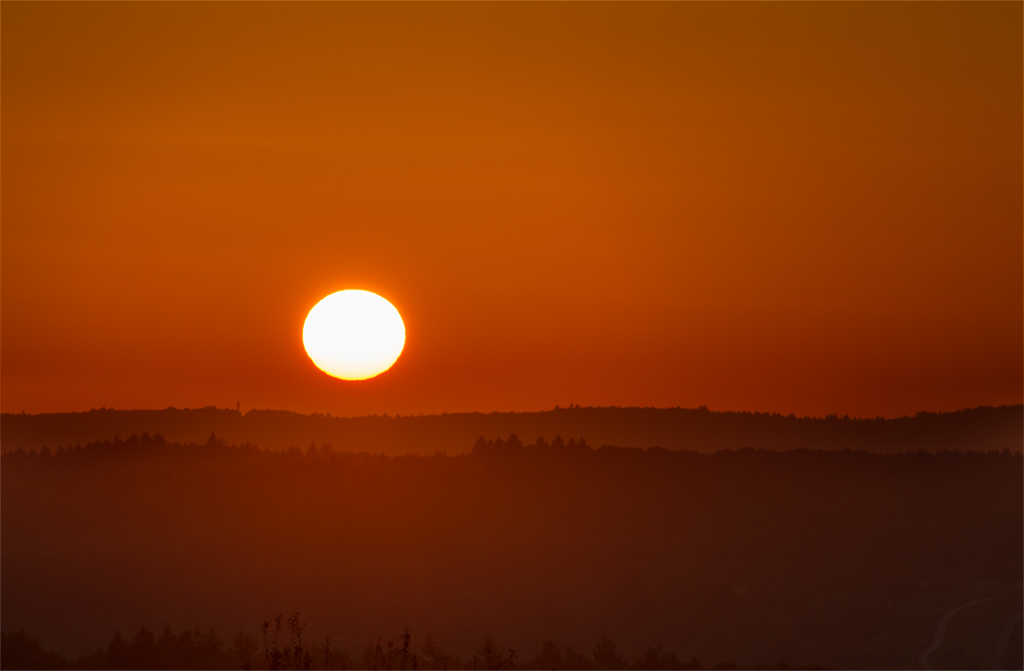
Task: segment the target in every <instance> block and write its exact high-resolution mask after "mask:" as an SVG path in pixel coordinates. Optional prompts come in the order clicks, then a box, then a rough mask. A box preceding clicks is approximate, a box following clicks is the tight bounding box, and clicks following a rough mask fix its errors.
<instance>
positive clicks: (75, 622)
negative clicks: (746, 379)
mask: <svg viewBox="0 0 1024 671" xmlns="http://www.w3.org/2000/svg"><path fill="white" fill-rule="evenodd" d="M467 447H471V449H469V451H468V452H466V453H463V454H454V455H448V454H443V453H437V454H434V455H433V456H414V455H408V456H386V455H381V454H370V453H367V452H352V451H343V450H341V449H337V448H335V447H333V446H331V445H329V444H324V443H320V444H316V443H314V444H312V445H309V446H308V447H306V448H304V449H301V450H300V449H298V448H297V447H292V448H290V449H288V450H274V451H272V450H266V449H261V448H259V447H256V446H255V445H253V444H251V443H243V444H238V445H232V444H228V442H227V441H226V440H224V439H223V438H220V437H218V436H217V435H216V434H213V435H210V436H209V438H208V439H207V440H205V441H193V442H171V441H169V440H167V439H165V438H164V437H163V436H161V435H159V434H157V435H150V434H149V433H142V434H141V435H132V436H131V437H129V438H128V439H125V440H122V439H120V438H116V439H113V440H110V439H105V440H99V441H93V442H88V443H85V444H81V445H76V446H74V447H67V446H63V447H59V448H56V449H51V448H50V447H47V448H45V449H30V450H24V449H18V450H15V451H8V452H7V453H6V454H4V455H3V457H2V492H0V495H2V508H0V513H2V598H3V630H4V643H3V648H2V654H3V664H4V667H5V668H12V666H22V667H27V666H32V665H35V666H38V667H44V668H45V667H58V666H63V665H71V666H80V667H89V668H100V667H106V668H185V667H193V666H194V667H195V668H212V667H220V668H241V667H243V666H245V665H251V666H252V667H254V668H289V667H290V668H303V667H304V666H305V667H309V666H313V667H316V668H326V667H328V666H330V667H333V668H342V667H343V666H344V667H345V668H413V667H415V668H515V667H518V668H627V667H628V668H716V667H717V668H736V667H738V668H752V667H758V668H798V667H817V668H919V667H921V666H922V665H928V666H932V667H934V668H954V667H955V668H998V667H1000V666H1001V667H1003V668H1020V666H1021V657H1022V652H1021V651H1022V647H1024V643H1022V640H1021V626H1020V617H1019V615H1017V614H1018V611H1019V610H1020V606H1021V599H1022V595H1021V584H1022V583H1021V577H1022V574H1024V570H1022V569H1024V567H1022V556H1024V537H1022V533H1021V529H1022V528H1024V509H1022V505H1021V501H1022V499H1024V491H1022V478H1021V473H1022V457H1021V454H1020V452H1011V451H1009V450H1001V451H985V452H970V451H940V452H923V451H913V452H906V453H893V454H877V453H871V452H867V451H863V450H833V451H826V450H788V451H775V450H766V449H749V448H747V449H726V450H718V451H715V452H708V453H698V452H694V451H685V450H677V451H673V450H667V449H661V448H649V449H637V448H616V447H611V446H603V447H600V448H597V449H595V448H593V447H591V446H589V445H588V444H587V441H586V440H584V439H581V438H579V437H577V438H575V439H571V440H564V439H562V438H561V437H558V438H554V439H552V440H545V439H543V438H539V439H535V440H529V441H523V440H520V439H519V438H518V437H517V436H516V435H515V434H513V435H506V436H505V437H504V438H488V439H485V438H479V439H478V440H476V442H475V443H473V444H471V445H470V446H467ZM463 449H465V448H463ZM975 602H976V603H975ZM964 604H972V605H970V606H969V607H968V608H966V609H964V610H963V611H962V612H961V613H960V614H958V615H957V616H956V617H954V618H951V619H949V622H948V626H947V627H946V628H945V629H944V631H943V632H942V635H943V640H942V641H941V645H939V646H937V647H934V646H933V643H934V642H935V639H936V633H937V628H936V627H937V623H939V621H940V620H941V619H942V618H943V616H944V615H945V614H946V613H948V612H949V611H951V610H952V609H955V608H958V607H960V606H962V605H964ZM278 614H282V615H281V618H282V619H277V620H276V624H275V618H276V617H277V616H278ZM292 614H297V615H295V616H294V618H295V619H294V621H293V622H291V623H289V617H290V616H292ZM1015 615H1016V616H1017V619H1016V625H1013V621H1014V620H1013V618H1014V617H1015ZM264 623H267V626H268V631H267V632H266V633H267V638H265V635H264V634H265V632H263V631H261V627H262V626H263V625H264ZM1008 623H1009V624H1008ZM295 626H298V628H299V630H298V638H296V637H295V633H296V632H295ZM275 628H276V629H278V630H279V631H278V636H277V640H278V644H277V645H278V647H277V648H276V652H275V648H274V647H273V645H272V642H273V640H274V635H273V634H274V630H275ZM115 633H116V635H115ZM296 641H298V643H296ZM930 647H934V649H932V650H929V648H930ZM19 655H20V656H19ZM147 655H148V656H147ZM275 655H276V656H275ZM922 655H925V656H924V657H922Z"/></svg>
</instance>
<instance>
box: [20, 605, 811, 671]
mask: <svg viewBox="0 0 1024 671" xmlns="http://www.w3.org/2000/svg"><path fill="white" fill-rule="evenodd" d="M283 629H284V617H283V616H282V615H278V616H277V617H275V618H273V619H272V620H268V621H266V622H264V623H263V625H262V627H261V628H260V631H261V632H262V635H263V649H262V650H257V645H256V642H255V640H254V638H253V636H252V635H251V634H247V633H242V632H239V633H238V634H237V635H236V636H235V637H234V640H233V643H232V645H231V646H230V647H225V646H224V644H223V643H222V642H221V640H220V638H218V636H217V634H216V632H214V631H213V629H208V630H203V629H201V628H199V627H197V628H196V629H194V630H187V629H186V630H185V631H183V632H181V633H180V634H175V633H174V631H173V630H172V629H171V627H170V625H166V626H165V627H164V629H163V631H162V632H161V634H160V636H159V637H154V635H153V633H152V632H151V631H150V630H149V629H147V628H146V627H142V628H140V629H139V630H138V632H136V634H135V636H134V637H133V638H132V640H131V641H130V642H129V641H127V640H125V639H124V638H123V637H122V636H121V632H117V633H116V634H114V636H113V638H111V639H110V642H109V643H108V644H107V647H106V649H101V650H97V651H95V652H93V653H90V654H88V655H80V656H78V657H74V658H71V659H68V658H66V657H63V656H61V655H58V654H56V653H52V652H46V651H45V650H43V647H42V645H41V644H40V643H39V641H38V640H37V639H35V638H33V637H31V636H29V635H28V634H26V633H25V631H24V630H18V631H14V632H3V633H2V634H0V636H2V644H0V668H2V669H271V670H277V669H302V670H307V669H368V670H370V669H373V670H375V671H398V670H402V671H410V670H417V669H425V670H428V669H442V670H444V669H451V670H456V669H488V670H493V671H508V670H512V669H552V670H554V669H582V670H591V669H593V670H598V669H636V670H641V671H642V670H645V669H651V670H660V669H698V670H699V669H722V670H730V669H740V668H743V669H776V670H779V671H785V670H788V669H794V670H795V669H827V668H830V667H824V666H813V665H812V666H791V665H789V664H787V663H786V662H776V663H774V664H755V665H752V666H743V667H740V666H738V665H737V664H736V663H735V662H730V661H724V662H720V663H718V664H715V665H711V666H705V665H704V664H703V663H702V662H701V661H700V660H699V659H697V658H695V657H694V658H691V659H689V660H684V659H680V658H678V657H677V656H676V653H675V652H673V651H671V650H665V649H663V648H662V646H661V645H660V644H654V645H650V646H648V647H647V649H646V650H645V651H644V652H643V654H641V655H637V656H633V657H627V656H626V655H624V654H622V652H621V651H619V650H618V646H617V645H616V643H615V641H614V640H613V639H612V638H611V637H610V636H608V634H607V633H602V634H601V636H600V637H599V638H598V639H597V640H596V641H595V642H594V647H593V651H592V652H591V654H590V655H587V654H586V653H583V652H579V651H576V650H573V649H572V648H571V647H568V646H566V647H565V648H562V647H561V646H559V645H558V644H557V643H555V642H554V641H552V640H550V639H547V640H545V641H544V642H543V643H542V644H541V646H540V650H539V651H538V652H537V653H536V654H535V655H534V656H533V657H531V658H529V659H525V660H523V659H520V658H519V656H518V655H517V653H516V651H515V650H514V649H513V648H511V647H508V646H502V645H499V644H497V643H495V641H494V638H493V637H491V636H490V635H487V636H485V637H484V641H483V643H482V644H481V645H480V647H479V648H478V649H477V650H476V651H475V652H474V653H473V655H472V656H471V657H470V658H469V659H466V660H463V659H461V658H460V657H459V656H457V655H454V654H452V653H450V652H448V651H447V650H445V649H444V648H441V647H440V646H438V645H437V643H436V642H435V641H434V639H433V638H432V637H431V636H430V635H427V637H426V639H425V640H424V642H423V644H422V645H420V646H419V647H418V648H417V647H416V646H415V645H414V644H413V637H412V632H411V631H410V630H409V629H408V628H406V629H405V630H404V631H403V632H402V634H401V636H399V637H398V639H397V640H392V639H388V640H386V641H385V640H384V639H383V637H378V639H377V641H376V642H373V643H367V645H366V648H365V649H364V651H363V653H362V655H361V656H360V657H359V658H354V657H353V656H352V655H351V654H349V653H348V651H345V650H339V649H337V648H335V649H333V650H332V648H331V643H330V637H328V638H327V639H326V640H325V642H324V644H323V645H322V646H315V645H311V644H310V643H309V642H308V641H306V638H305V623H304V622H303V621H302V620H301V618H300V617H299V614H298V613H292V614H291V615H290V616H289V617H288V631H286V632H285V639H286V640H282V637H281V633H282V630H283Z"/></svg>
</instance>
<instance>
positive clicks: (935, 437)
mask: <svg viewBox="0 0 1024 671" xmlns="http://www.w3.org/2000/svg"><path fill="white" fill-rule="evenodd" d="M144 432H148V433H150V434H156V433H160V434H162V435H164V436H165V437H166V438H167V440H169V441H172V442H194V441H203V440H205V439H206V438H207V437H208V436H209V435H210V434H211V433H216V434H217V435H218V436H222V437H224V438H225V439H226V440H227V441H228V442H230V443H237V444H241V443H252V444H257V445H259V446H261V447H264V448H268V449H271V450H286V449H288V448H290V447H299V448H303V449H304V448H305V447H306V446H308V445H310V444H311V443H315V444H318V445H322V444H325V443H327V444H330V445H332V446H333V447H334V448H335V449H339V450H343V451H351V452H370V453H380V454H389V455H406V454H419V455H429V454H434V453H437V452H443V453H446V454H459V453H462V452H465V451H466V450H467V449H468V446H470V445H472V444H473V441H474V440H475V439H476V438H478V437H480V436H507V435H509V434H511V433H515V434H517V435H518V436H520V437H521V438H522V439H523V440H525V441H527V442H532V441H533V440H534V439H535V438H537V437H539V436H543V437H545V438H546V439H548V440H551V439H554V438H555V437H556V436H566V437H567V436H585V437H586V438H587V440H588V441H590V443H591V444H593V445H620V446H627V447H645V448H646V447H655V446H657V447H662V448H665V449H669V450H691V451H696V452H704V453H710V452H715V451H718V450H730V449H739V448H743V447H752V448H758V449H771V450H790V449H810V450H842V449H849V450H866V451H870V452H878V453H881V454H892V453H897V452H908V451H913V452H916V451H928V452H937V451H943V450H945V451H982V452H987V451H993V450H994V451H1002V450H1010V451H1011V452H1020V451H1021V450H1022V446H1024V405H1019V404H1018V405H1009V406H998V407H990V406H981V407H977V408H970V409H964V410H958V411H956V412H919V413H917V414H916V415H914V416H913V417H899V418H895V419H885V418H881V417H878V418H873V419H861V418H851V417H848V416H838V415H828V416H826V417H796V416H795V415H792V414H791V415H781V414H778V413H762V412H732V411H727V412H718V411H710V410H708V409H707V408H705V407H700V408H692V409H691V408H619V407H579V406H570V407H568V408H559V407H556V408H554V409H553V410H547V411H541V412H492V413H479V412H471V413H451V414H441V415H415V416H400V415H396V416H389V415H368V416H362V417H335V416H331V415H330V414H319V413H313V414H310V415H304V414H301V413H297V412H290V411H284V410H251V411H249V412H247V413H245V414H242V413H240V412H239V411H237V410H233V409H223V408H216V407H213V406H210V407H206V408H200V409H188V408H186V409H178V408H167V409H165V410H113V409H107V408H100V409H98V410H90V411H88V412H70V413H44V414H38V415H28V414H12V413H4V414H2V415H0V450H2V451H3V452H10V451H14V450H18V449H24V450H39V449H42V448H43V447H44V446H45V447H49V448H51V449H56V448H57V447H61V446H71V445H77V444H85V443H90V442H95V441H101V440H110V439H113V438H114V437H115V436H121V437H124V436H130V435H132V434H136V435H140V434H142V433H144Z"/></svg>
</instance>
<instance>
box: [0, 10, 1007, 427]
mask: <svg viewBox="0 0 1024 671" xmlns="http://www.w3.org/2000/svg"><path fill="white" fill-rule="evenodd" d="M1022 22H1024V21H1022V5H1021V3H1005V4H989V3H979V4H961V3H951V4H933V3H922V4H916V3H911V4H874V3H872V4H859V3H858V4H764V5H761V4H754V5H751V4H746V3H740V4H731V3H729V4H639V5H637V4H556V5H549V4H525V5H523V4H443V5H435V4H414V5H410V4H383V5H381V4H320V3H312V4H310V3H301V4H249V3H239V4H233V3H228V4H192V3H184V4H164V3H158V4H148V3H146V4H121V3H117V4H92V3H85V4H74V3H72V4H65V3H57V4H50V3H40V4H21V3H3V5H2V23H0V26H2V40H0V44H2V60H0V63H2V80H0V81H2V86H3V88H2V117H0V118H2V292H3V293H2V350H0V353H2V377H0V383H2V387H0V403H2V410H3V411H4V412H19V411H22V410H24V411H27V412H44V411H65V410H86V409H89V408H93V407H99V406H106V407H118V408H161V407H166V406H172V405H173V406H177V407H187V406H190V407H197V406H205V405H218V406H226V405H231V406H233V405H234V403H235V401H236V400H240V401H241V403H242V407H243V410H245V409H247V408H252V407H261V408H281V409H292V410H299V411H303V412H309V411H321V412H332V413H336V414H343V415H352V414H364V413H374V412H376V413H383V412H387V413H395V412H399V413H403V414H404V413H420V412H423V413H426V412H441V411H446V410H447V411H456V410H484V411H489V410H528V409H543V408H550V407H552V406H554V405H555V404H561V405H568V404H571V403H579V404H582V405H612V404H614V405H655V406H675V405H682V406H697V405H707V406H708V407H709V408H712V409H738V410H744V409H746V410H771V411H780V412H784V413H789V412H795V413H797V414H824V413H828V412H834V411H838V412H839V413H840V414H845V413H849V414H851V415H862V416H863V415H867V416H875V415H885V416H892V415H900V414H904V413H912V412H916V411H918V410H950V409H957V408H962V407H967V406H974V405H979V404H1003V403H1019V402H1021V401H1022V396H1024V392H1022V388H1024V328H1022V325H1024V289H1022V286H1024V279H1022V278H1024V265H1022V258H1024V239H1022V228H1024V223H1022V222H1024V213H1022V201H1024V189H1022V186H1024V172H1022V147H1024V138H1022V127H1024V107H1022V86H1021V82H1022V81H1024V73H1022V62H1024V54H1022V33H1021V25H1022ZM344 288H362V289H368V290H371V291H376V292H378V293H380V294H382V295H384V296H385V297H387V298H388V299H389V300H390V301H391V302H392V303H394V304H395V306H396V307H397V308H398V309H399V310H400V311H401V313H402V315H403V317H404V319H405V322H406V327H407V330H408V341H407V345H406V350H405V353H404V354H403V356H402V357H401V358H400V359H399V361H398V363H397V364H395V366H394V368H392V369H391V370H390V371H388V372H387V373H385V374H384V375H382V376H380V377H379V378H376V379H374V380H370V381H366V382H342V381H339V380H335V379H333V378H329V377H327V376H326V375H325V374H323V373H321V372H320V371H319V370H317V369H316V367H315V366H314V365H313V364H312V363H311V362H310V361H309V360H308V358H307V357H306V355H305V353H304V351H303V349H302V342H301V329H302V322H303V319H304V317H305V314H306V312H307V311H308V310H309V309H310V308H311V307H312V306H313V305H314V304H315V303H316V302H317V301H318V300H319V299H320V298H322V297H323V296H325V295H326V294H328V293H331V292H333V291H337V290H340V289H344Z"/></svg>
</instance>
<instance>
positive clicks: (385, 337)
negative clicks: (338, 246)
mask: <svg viewBox="0 0 1024 671" xmlns="http://www.w3.org/2000/svg"><path fill="white" fill-rule="evenodd" d="M302 344H303V345H304V346H305V347H306V354H308V355H309V358H310V359H312V360H313V363H314V364H316V367H317V368H319V369H320V370H322V371H323V372H325V373H327V374H328V375H332V376H334V377H337V378H341V379H342V380H366V379H368V378H371V377H374V376H376V375H380V374H381V373H383V372H384V371H386V370H387V369H388V368H391V366H392V365H393V364H394V363H395V361H397V360H398V356H399V355H400V354H401V353H402V348H403V347H405V324H404V323H403V322H402V316H401V315H400V314H398V310H396V309H395V306H394V305H392V304H391V303H389V302H388V301H387V299H385V298H383V297H381V296H378V295H377V294H375V293H373V292H370V291H361V290H359V289H346V290H345V291H338V292H336V293H333V294H331V295H330V296H327V297H326V298H324V299H323V300H322V301H320V302H319V303H317V304H316V305H314V306H313V309H312V310H310V311H309V314H308V315H306V323H305V324H303V326H302Z"/></svg>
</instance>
